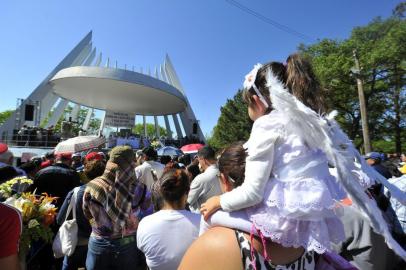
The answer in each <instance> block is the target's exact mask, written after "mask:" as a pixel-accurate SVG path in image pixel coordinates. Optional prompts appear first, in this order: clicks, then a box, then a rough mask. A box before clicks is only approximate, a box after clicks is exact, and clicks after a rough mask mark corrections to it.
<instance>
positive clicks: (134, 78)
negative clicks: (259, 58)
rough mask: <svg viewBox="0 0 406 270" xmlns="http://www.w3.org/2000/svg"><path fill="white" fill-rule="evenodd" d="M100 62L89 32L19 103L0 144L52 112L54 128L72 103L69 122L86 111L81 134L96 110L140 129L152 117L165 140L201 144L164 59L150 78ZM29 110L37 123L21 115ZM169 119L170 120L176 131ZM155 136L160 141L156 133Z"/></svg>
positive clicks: (1, 129) (0, 129) (192, 116)
mask: <svg viewBox="0 0 406 270" xmlns="http://www.w3.org/2000/svg"><path fill="white" fill-rule="evenodd" d="M102 62H103V60H102V54H101V53H98V54H97V57H96V48H94V47H93V44H92V32H89V33H88V34H87V35H86V36H85V37H84V38H83V39H82V40H81V41H80V42H79V44H78V45H76V47H75V48H73V50H72V51H71V52H70V53H69V54H68V55H67V56H66V57H65V58H64V59H63V60H62V61H61V62H60V63H59V64H58V65H57V66H56V67H55V69H54V70H52V71H51V73H50V74H49V75H48V76H47V77H46V78H45V79H44V80H43V81H42V82H41V83H40V85H39V86H38V87H37V88H36V89H34V91H33V92H32V93H31V95H30V96H29V97H28V98H27V99H25V100H21V102H20V103H19V104H18V106H17V109H16V112H15V113H14V114H13V115H12V116H11V117H10V118H9V119H8V120H7V121H6V122H5V123H4V124H3V125H2V126H1V127H0V139H3V140H4V139H5V138H7V137H10V136H11V135H12V133H13V130H18V129H20V128H21V127H22V126H23V125H24V124H28V125H38V124H39V123H42V122H43V121H44V119H45V118H46V117H48V114H49V112H50V111H51V110H52V115H51V116H50V117H49V119H48V122H47V124H46V127H50V126H53V125H55V124H56V123H57V121H58V119H59V118H60V117H61V116H62V114H63V113H64V110H65V108H66V107H67V106H68V104H69V103H74V106H73V110H72V112H71V114H70V116H69V118H70V119H71V121H75V120H76V119H77V117H78V113H79V110H80V109H81V108H83V107H86V108H88V113H87V116H86V120H85V122H84V124H83V126H82V129H83V130H87V129H88V127H89V122H90V119H91V115H92V113H93V110H94V109H99V110H104V111H109V112H117V113H126V114H130V115H132V116H136V115H139V116H142V117H135V119H142V120H143V122H142V123H143V124H144V125H145V119H146V116H154V124H155V127H157V126H158V119H159V118H160V117H163V120H164V123H165V127H166V129H167V131H168V133H169V134H168V137H169V138H172V137H173V135H174V134H173V132H172V131H173V130H175V131H176V132H175V133H176V136H177V137H178V138H182V137H184V136H188V137H190V136H192V135H193V136H196V137H198V138H199V139H200V140H202V141H205V138H204V135H203V133H202V131H201V129H200V126H199V123H198V121H197V120H196V117H195V114H194V112H193V110H192V108H191V106H190V103H189V101H188V99H187V96H186V93H185V91H184V89H183V87H182V85H181V83H180V80H179V77H178V76H177V74H176V71H175V69H174V67H173V65H172V62H171V60H170V59H169V56H168V55H166V57H165V60H164V62H163V63H162V64H161V65H159V68H155V71H154V72H153V75H151V70H150V69H148V70H149V71H148V73H147V74H143V72H142V70H143V69H142V68H141V69H140V70H141V71H140V72H135V71H134V67H133V68H132V69H131V70H127V65H125V66H124V68H118V66H117V61H116V62H115V65H114V66H113V67H110V59H109V58H107V59H106V61H105V64H103V63H102ZM144 70H147V69H144ZM31 104H34V105H35V109H34V115H35V117H34V119H35V121H31V122H30V121H28V122H27V119H26V115H24V114H25V113H26V112H27V109H26V106H27V105H31ZM169 117H171V118H172V120H173V125H174V129H173V127H171V125H170V121H169ZM178 118H179V119H180V122H181V123H179V120H178ZM104 123H105V121H104V119H103V120H102V124H101V127H100V129H103V127H104ZM134 124H135V123H134ZM180 124H182V127H183V130H184V133H183V132H182V128H181V125H180ZM144 130H146V128H144ZM156 135H157V136H158V137H159V135H160V134H159V129H158V128H156Z"/></svg>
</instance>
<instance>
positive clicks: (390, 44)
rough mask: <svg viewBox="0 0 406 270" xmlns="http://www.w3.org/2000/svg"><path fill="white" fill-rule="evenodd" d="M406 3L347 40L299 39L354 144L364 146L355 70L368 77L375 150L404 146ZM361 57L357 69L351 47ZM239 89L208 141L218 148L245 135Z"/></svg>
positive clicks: (246, 128)
mask: <svg viewBox="0 0 406 270" xmlns="http://www.w3.org/2000/svg"><path fill="white" fill-rule="evenodd" d="M404 10H405V4H403V5H398V6H397V7H396V8H395V9H394V12H393V16H391V17H389V18H387V19H382V18H379V17H378V18H375V19H374V20H372V21H371V22H370V23H369V24H368V25H366V26H362V27H355V28H354V29H353V30H352V32H351V35H350V36H349V38H347V39H344V40H334V39H323V40H319V41H318V42H316V43H314V44H311V45H303V44H302V45H299V47H298V50H299V52H300V53H301V54H302V55H304V56H306V57H308V58H309V59H310V60H311V61H312V64H313V67H314V70H315V73H316V75H317V76H318V78H319V80H320V82H321V84H322V85H323V87H324V88H325V89H326V92H327V96H326V99H327V103H328V105H329V108H330V110H337V111H338V113H339V114H338V117H337V121H338V122H339V123H340V124H341V126H342V128H343V129H344V131H345V132H346V133H347V134H348V136H349V137H350V139H352V140H353V141H354V143H355V145H356V146H357V147H358V148H360V147H361V146H362V142H363V140H362V130H361V128H362V126H361V115H360V110H359V100H358V92H357V82H356V76H360V77H361V79H362V80H363V83H364V92H365V93H364V94H365V99H366V107H367V113H368V124H369V131H370V137H371V142H372V147H373V149H374V150H375V151H382V152H398V153H400V152H401V151H402V149H403V150H404V149H405V148H406V130H405V127H406V117H405V115H406V87H405V81H406V76H405V75H406V72H405V71H406V46H405V44H406V20H404V19H403V18H404ZM354 50H356V51H357V55H358V58H359V61H360V63H361V71H360V72H359V74H355V73H356V72H354V66H355V63H354V57H353V51H354ZM241 93H242V92H241V91H239V92H238V93H237V94H236V95H235V96H234V97H233V99H229V100H227V102H226V104H225V105H224V106H223V107H221V114H220V117H219V119H218V122H217V125H216V126H215V127H214V129H213V132H212V136H211V138H210V139H209V140H208V142H209V144H210V145H211V146H213V147H215V148H217V149H220V148H223V147H226V146H227V145H229V144H230V143H232V142H235V141H238V140H247V139H248V137H249V133H250V130H251V126H252V123H251V121H250V120H249V118H248V114H247V105H246V104H244V102H243V101H242V96H241Z"/></svg>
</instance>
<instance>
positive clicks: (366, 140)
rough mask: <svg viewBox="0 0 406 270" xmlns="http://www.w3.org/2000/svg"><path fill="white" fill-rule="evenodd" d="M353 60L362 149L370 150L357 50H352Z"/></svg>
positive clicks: (367, 151) (366, 151)
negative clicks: (362, 140) (355, 70)
mask: <svg viewBox="0 0 406 270" xmlns="http://www.w3.org/2000/svg"><path fill="white" fill-rule="evenodd" d="M353 56H354V61H355V68H356V69H357V71H358V74H356V78H357V87H358V98H359V107H360V112H361V123H362V136H363V138H364V150H365V153H369V152H371V141H370V139H369V128H368V115H367V109H366V106H365V96H364V86H363V83H362V79H361V76H360V75H361V68H360V64H359V60H358V56H357V50H354V51H353Z"/></svg>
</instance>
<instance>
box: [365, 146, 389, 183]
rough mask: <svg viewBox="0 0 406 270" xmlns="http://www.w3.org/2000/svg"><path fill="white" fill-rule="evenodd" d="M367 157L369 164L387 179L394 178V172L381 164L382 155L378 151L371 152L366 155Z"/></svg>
mask: <svg viewBox="0 0 406 270" xmlns="http://www.w3.org/2000/svg"><path fill="white" fill-rule="evenodd" d="M365 159H366V161H367V163H368V165H369V166H371V167H372V168H374V169H375V171H377V172H378V173H380V174H381V175H382V176H383V177H385V178H386V179H389V178H392V174H391V173H390V172H389V170H388V169H387V168H386V167H384V166H383V165H382V164H381V161H382V156H381V154H379V153H378V152H370V153H368V154H366V155H365Z"/></svg>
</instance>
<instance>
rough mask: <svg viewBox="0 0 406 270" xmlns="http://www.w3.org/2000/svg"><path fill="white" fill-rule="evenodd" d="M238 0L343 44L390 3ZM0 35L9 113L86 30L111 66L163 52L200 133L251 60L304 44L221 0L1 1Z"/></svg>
mask: <svg viewBox="0 0 406 270" xmlns="http://www.w3.org/2000/svg"><path fill="white" fill-rule="evenodd" d="M238 2H239V3H241V4H243V5H246V6H248V7H249V8H251V9H253V10H255V11H257V12H260V13H261V14H263V15H265V16H267V17H268V18H270V19H272V20H274V21H277V22H279V23H281V24H284V25H286V26H289V27H290V28H293V29H295V30H296V31H298V32H301V33H303V34H306V35H307V36H310V37H312V38H314V39H315V40H316V39H322V38H333V39H344V38H346V37H348V35H349V34H350V32H351V29H352V28H353V27H355V26H362V25H366V24H367V23H368V22H370V21H371V19H373V18H374V17H376V16H382V17H388V16H390V14H391V11H392V9H393V8H394V7H395V6H396V4H397V3H399V2H400V0H397V1H393V0H385V1H382V0H357V1H355V0H335V1H332V0H331V1H329V0H324V1H323V0H306V1H300V0H296V1H293V0H278V1H276V0H262V1H259V0H255V1H248V0H238ZM0 29H1V31H0V33H1V41H2V42H0V93H1V98H0V111H3V110H6V109H15V106H16V100H17V98H25V97H27V96H28V95H29V94H30V93H31V91H32V90H33V89H34V88H35V87H36V86H37V85H38V84H39V83H40V82H41V81H42V80H43V79H44V78H45V76H46V75H48V73H49V72H50V71H51V70H52V69H53V68H54V67H55V66H56V65H57V64H58V63H59V61H60V60H62V58H63V57H64V56H65V55H66V54H67V53H68V52H69V51H70V50H71V49H72V48H73V47H74V46H75V45H76V44H77V43H78V42H79V41H80V40H81V39H82V38H83V37H84V36H85V35H86V34H87V33H88V32H89V31H90V30H93V42H94V45H95V46H96V47H97V49H98V51H101V52H102V53H103V56H109V57H110V61H111V63H112V61H115V60H117V61H118V65H119V66H124V64H127V66H132V65H134V66H135V67H136V68H139V67H143V68H144V70H145V68H148V67H151V69H153V68H154V67H155V66H156V65H159V64H160V63H162V62H163V59H164V56H165V54H166V53H168V54H169V56H170V57H171V59H172V62H173V64H174V66H175V69H176V71H177V73H178V75H179V77H180V79H181V83H182V84H183V87H184V88H185V91H186V93H187V95H188V98H189V101H190V103H191V104H192V107H193V109H194V112H195V114H196V117H197V118H198V120H200V123H201V126H202V129H203V132H204V133H205V134H209V133H210V132H211V131H212V128H213V127H214V126H215V124H216V123H217V119H218V117H219V115H220V107H221V106H222V105H224V104H225V102H226V100H227V99H228V98H232V97H233V95H234V94H235V92H236V91H237V89H238V88H239V87H240V86H241V85H242V81H243V78H244V75H245V74H246V73H247V72H249V71H250V69H251V68H252V66H253V65H254V64H255V63H257V62H266V61H269V60H280V61H284V60H285V59H286V57H287V56H288V55H289V54H290V53H292V52H294V51H295V50H296V48H297V45H298V44H299V43H301V42H304V43H305V44H309V43H311V42H312V41H310V42H309V41H307V40H302V39H300V38H298V37H296V36H292V35H290V34H288V33H285V32H283V31H281V30H279V29H277V28H274V27H273V26H271V25H269V24H267V23H264V22H263V21H261V20H259V19H258V18H256V17H253V16H251V15H249V14H247V13H244V12H243V11H241V10H240V9H237V8H236V7H234V6H232V5H230V4H229V3H228V2H226V1H224V0H205V1H193V0H128V1H119V0H117V1H104V0H103V1H102V0H93V1H90V0H87V1H83V0H69V1H55V0H41V1H1V3H0ZM313 42H315V41H313Z"/></svg>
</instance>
